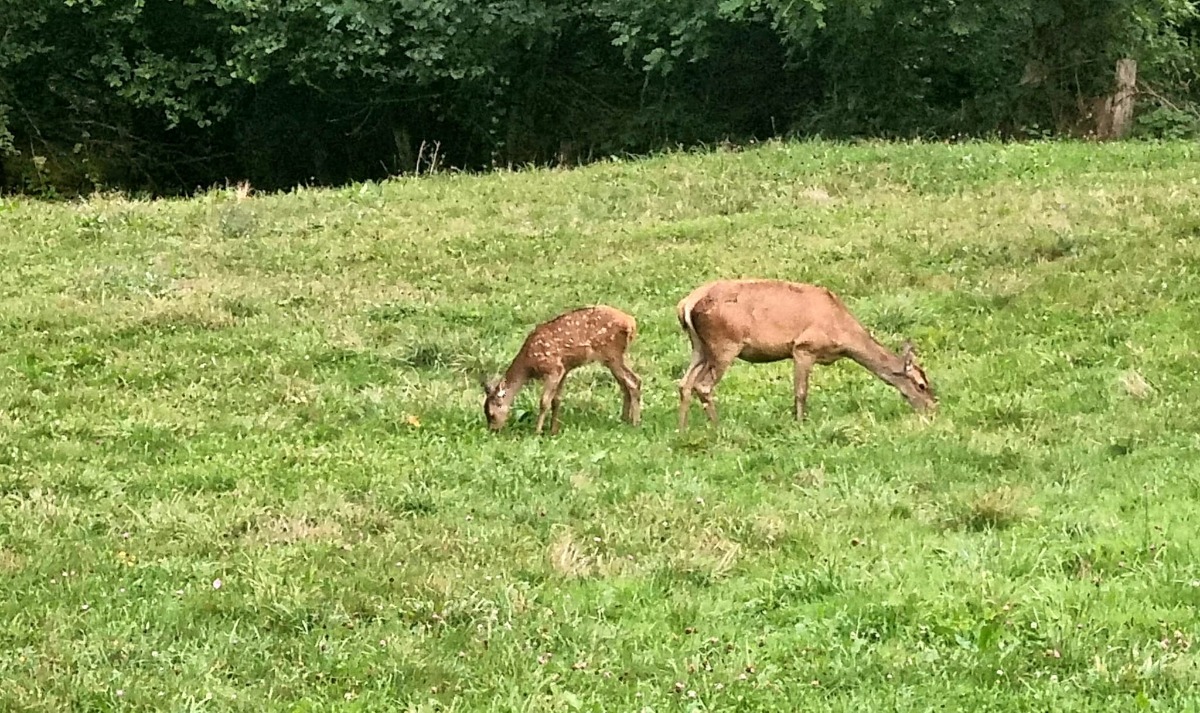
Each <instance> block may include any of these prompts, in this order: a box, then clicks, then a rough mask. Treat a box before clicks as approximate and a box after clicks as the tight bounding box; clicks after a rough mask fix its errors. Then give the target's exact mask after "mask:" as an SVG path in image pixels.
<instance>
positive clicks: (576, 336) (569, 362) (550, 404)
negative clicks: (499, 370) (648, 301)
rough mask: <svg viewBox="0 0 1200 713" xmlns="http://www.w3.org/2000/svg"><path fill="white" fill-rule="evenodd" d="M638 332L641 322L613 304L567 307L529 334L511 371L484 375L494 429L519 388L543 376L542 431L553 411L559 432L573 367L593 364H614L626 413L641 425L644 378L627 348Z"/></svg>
mask: <svg viewBox="0 0 1200 713" xmlns="http://www.w3.org/2000/svg"><path fill="white" fill-rule="evenodd" d="M636 335H637V322H636V320H634V318H633V317H631V316H630V315H628V314H625V313H624V312H622V311H621V310H619V309H616V308H615V307H609V306H608V305H593V306H590V307H581V308H579V309H575V310H571V311H568V312H564V313H562V314H560V315H558V316H557V317H554V318H553V319H550V320H548V321H546V322H543V323H541V324H539V325H537V326H536V327H534V329H533V330H532V331H531V332H530V333H529V335H528V336H527V337H526V338H525V342H524V344H522V345H521V349H520V351H518V352H517V355H516V357H514V358H513V360H512V363H511V364H510V365H509V367H508V370H507V371H505V372H504V374H503V375H502V376H500V377H498V378H495V379H493V380H491V381H488V380H487V379H486V378H481V379H480V385H481V386H483V392H484V396H485V398H484V402H483V413H484V416H485V417H486V419H487V424H488V429H489V430H491V431H493V432H495V431H499V430H501V429H502V428H504V424H505V422H507V421H508V416H509V410H510V409H511V407H512V404H513V401H514V400H515V399H516V397H517V393H518V392H520V390H521V388H522V387H524V386H525V384H527V383H528V382H530V381H534V380H540V381H542V397H541V401H540V402H539V408H538V418H537V426H536V431H537V433H538V435H541V434H542V428H543V426H544V424H545V421H546V412H547V410H549V412H550V434H551V435H555V434H557V433H558V432H559V428H560V426H561V423H560V421H559V404H560V401H561V396H562V387H563V382H564V381H565V380H566V378H567V374H568V373H570V372H571V371H572V370H574V369H576V368H578V367H581V366H583V365H585V364H589V363H600V364H603V365H604V366H606V367H608V370H609V371H610V372H612V375H613V377H614V378H616V380H617V384H618V385H620V387H621V393H622V396H623V400H624V403H623V405H622V408H621V418H622V419H623V420H625V421H627V422H629V423H630V424H632V425H634V426H637V425H638V423H639V422H640V421H641V411H642V405H641V404H642V380H641V379H640V378H639V377H638V375H637V374H635V373H634V372H633V370H632V369H630V368H629V364H628V361H627V352H628V350H629V345H630V344H631V343H632V342H633V340H634V337H635V336H636Z"/></svg>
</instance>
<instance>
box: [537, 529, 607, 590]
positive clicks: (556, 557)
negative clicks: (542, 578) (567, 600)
mask: <svg viewBox="0 0 1200 713" xmlns="http://www.w3.org/2000/svg"><path fill="white" fill-rule="evenodd" d="M547 559H548V560H549V562H550V568H551V569H552V570H554V571H555V572H556V573H558V574H559V575H560V576H562V577H566V578H568V579H574V578H577V577H588V576H590V575H591V574H592V572H593V571H595V564H596V562H595V558H594V557H592V556H589V555H588V554H587V553H586V552H585V551H584V548H583V546H582V545H580V544H579V542H578V541H576V539H575V535H574V533H573V532H571V530H570V528H563V529H560V530H559V531H558V534H557V535H555V537H554V540H553V541H552V542H551V543H550V549H549V551H548V552H547Z"/></svg>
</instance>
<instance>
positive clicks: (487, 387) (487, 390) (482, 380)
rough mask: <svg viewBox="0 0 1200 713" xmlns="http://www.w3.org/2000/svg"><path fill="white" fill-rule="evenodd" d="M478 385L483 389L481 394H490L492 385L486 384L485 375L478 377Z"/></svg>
mask: <svg viewBox="0 0 1200 713" xmlns="http://www.w3.org/2000/svg"><path fill="white" fill-rule="evenodd" d="M479 385H480V386H481V387H483V393H485V394H490V393H492V385H491V384H490V383H488V378H487V374H480V375H479Z"/></svg>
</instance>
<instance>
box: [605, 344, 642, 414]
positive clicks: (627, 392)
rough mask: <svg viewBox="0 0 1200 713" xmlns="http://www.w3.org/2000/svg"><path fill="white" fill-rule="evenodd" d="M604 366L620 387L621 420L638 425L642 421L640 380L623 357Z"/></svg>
mask: <svg viewBox="0 0 1200 713" xmlns="http://www.w3.org/2000/svg"><path fill="white" fill-rule="evenodd" d="M605 366H607V367H608V370H609V371H611V372H612V375H613V378H615V379H616V380H617V384H619V385H620V387H621V398H622V404H621V418H622V419H624V420H625V421H628V422H629V423H630V424H632V425H634V426H636V425H638V423H640V422H641V420H642V380H641V379H640V378H639V377H638V375H637V374H635V373H634V372H633V369H630V368H629V365H628V364H626V363H625V358H624V357H621V358H619V359H617V360H614V361H611V362H608V363H607V364H605Z"/></svg>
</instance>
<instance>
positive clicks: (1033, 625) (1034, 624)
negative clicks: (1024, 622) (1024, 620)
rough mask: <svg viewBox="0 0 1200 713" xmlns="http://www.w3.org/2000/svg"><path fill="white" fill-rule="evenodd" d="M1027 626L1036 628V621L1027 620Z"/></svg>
mask: <svg viewBox="0 0 1200 713" xmlns="http://www.w3.org/2000/svg"><path fill="white" fill-rule="evenodd" d="M1029 628H1030V629H1036V628H1037V622H1036V621H1031V622H1029Z"/></svg>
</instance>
